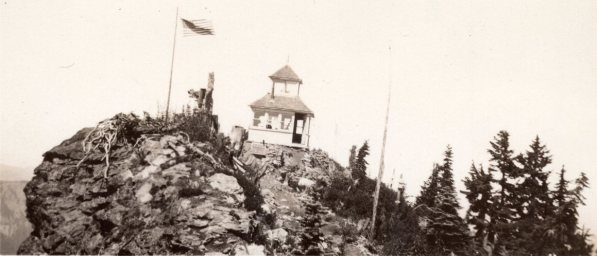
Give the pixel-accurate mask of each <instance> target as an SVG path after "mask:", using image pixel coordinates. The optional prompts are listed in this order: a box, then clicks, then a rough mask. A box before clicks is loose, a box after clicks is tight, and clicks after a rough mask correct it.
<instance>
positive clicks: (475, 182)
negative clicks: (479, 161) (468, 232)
mask: <svg viewBox="0 0 597 256" xmlns="http://www.w3.org/2000/svg"><path fill="white" fill-rule="evenodd" d="M492 180H493V176H492V174H491V172H490V171H487V172H485V171H484V170H483V166H480V167H479V168H478V169H477V167H475V164H474V163H473V164H472V165H471V169H470V171H469V177H466V178H465V179H464V186H465V188H466V191H463V192H462V193H464V194H465V195H466V199H467V200H468V202H469V209H468V211H467V213H466V222H467V224H469V225H472V226H474V231H475V235H474V241H475V244H477V245H478V246H481V247H483V246H486V245H485V244H484V241H486V239H485V238H486V236H487V229H488V227H489V221H488V218H489V211H490V210H491V207H492V206H491V204H492V200H493V199H492V197H493V195H492V193H491V190H492V187H491V182H492Z"/></svg>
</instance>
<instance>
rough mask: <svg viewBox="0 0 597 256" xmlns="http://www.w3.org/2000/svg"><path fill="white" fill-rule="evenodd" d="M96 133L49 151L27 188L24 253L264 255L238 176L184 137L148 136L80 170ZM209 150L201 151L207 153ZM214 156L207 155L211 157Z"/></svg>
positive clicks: (204, 146) (84, 132)
mask: <svg viewBox="0 0 597 256" xmlns="http://www.w3.org/2000/svg"><path fill="white" fill-rule="evenodd" d="M89 132H90V129H83V130H81V131H79V132H78V133H77V134H76V135H75V136H73V137H72V138H70V139H68V140H66V141H64V142H63V143H62V144H60V145H59V146H57V147H55V148H53V149H52V150H50V151H48V152H47V153H45V155H44V161H43V163H42V164H41V165H39V166H38V167H37V168H36V169H35V177H34V178H33V179H32V180H31V182H29V183H28V184H27V186H26V188H25V193H26V195H27V215H28V218H29V220H30V221H31V222H32V224H33V227H34V231H33V232H32V234H31V236H29V237H28V238H27V240H26V241H25V242H23V244H22V245H21V246H20V248H19V251H18V253H19V254H171V253H174V254H184V253H190V254H209V253H210V252H222V253H231V252H234V253H235V254H237V255H242V254H247V253H249V252H250V253H251V254H255V253H257V254H259V253H260V254H263V246H258V245H254V244H252V243H253V242H254V241H255V240H256V234H257V232H256V230H257V228H258V225H257V224H258V222H257V221H256V219H255V211H248V210H246V209H245V208H244V207H242V206H243V204H244V200H245V196H244V194H243V188H242V187H241V186H240V185H239V184H238V182H237V179H236V178H235V177H233V176H231V175H228V174H224V173H222V171H226V169H223V170H218V168H223V166H224V165H223V164H220V163H219V162H210V160H212V161H214V159H213V157H212V156H211V155H207V153H204V152H210V151H212V150H213V146H212V145H211V144H209V143H199V142H197V143H191V142H189V141H188V138H185V137H184V135H178V136H172V135H159V134H158V135H151V136H146V135H143V136H141V137H139V138H138V141H137V143H136V145H129V144H124V145H119V147H117V148H113V149H112V152H111V154H110V159H111V160H110V161H111V163H110V168H109V169H108V173H107V178H104V177H103V176H102V175H101V173H102V171H103V170H104V168H105V162H104V161H103V159H102V158H103V157H104V153H101V152H99V151H98V152H95V153H91V155H89V156H88V157H87V159H86V160H85V161H84V162H83V163H81V164H80V165H79V166H78V167H77V164H78V163H79V162H80V161H81V159H83V158H84V157H85V156H84V152H83V151H82V148H81V145H82V142H83V140H84V139H85V137H86V135H87V134H88V133H89ZM201 154H203V155H201ZM208 159H209V160H208Z"/></svg>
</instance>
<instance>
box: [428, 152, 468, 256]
mask: <svg viewBox="0 0 597 256" xmlns="http://www.w3.org/2000/svg"><path fill="white" fill-rule="evenodd" d="M452 155H453V153H452V148H451V147H450V146H448V147H447V149H446V151H445V153H444V163H443V164H442V166H441V167H440V168H441V176H440V177H439V182H438V184H439V188H438V193H437V196H436V197H435V203H434V205H435V207H433V208H432V211H431V212H432V213H431V216H430V217H431V218H430V223H429V228H430V231H429V233H430V236H429V238H431V240H430V242H431V241H432V242H435V243H436V245H437V246H438V248H442V249H443V251H444V252H445V253H449V252H452V253H455V254H457V255H462V254H463V253H464V250H465V247H466V244H467V242H468V241H467V240H468V229H467V227H466V225H465V224H464V221H463V220H462V218H461V217H460V216H458V209H460V204H459V203H458V200H457V199H456V189H455V188H454V178H453V176H454V174H453V170H452Z"/></svg>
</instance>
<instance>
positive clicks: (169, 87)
mask: <svg viewBox="0 0 597 256" xmlns="http://www.w3.org/2000/svg"><path fill="white" fill-rule="evenodd" d="M177 32H178V7H176V20H175V22H174V40H172V62H171V63H170V82H169V83H168V100H167V102H166V124H168V115H169V113H170V93H171V92H172V73H173V71H174V53H175V52H176V33H177Z"/></svg>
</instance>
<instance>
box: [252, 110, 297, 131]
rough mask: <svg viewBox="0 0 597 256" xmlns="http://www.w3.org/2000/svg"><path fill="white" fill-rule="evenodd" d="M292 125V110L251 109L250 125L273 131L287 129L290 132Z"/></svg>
mask: <svg viewBox="0 0 597 256" xmlns="http://www.w3.org/2000/svg"><path fill="white" fill-rule="evenodd" d="M293 125H294V113H293V112H286V111H275V110H262V109H254V110H253V122H252V124H251V126H252V127H256V128H260V129H267V130H274V131H278V130H281V131H289V132H291V133H292V129H293Z"/></svg>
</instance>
